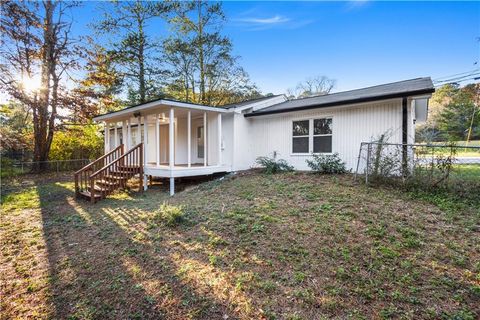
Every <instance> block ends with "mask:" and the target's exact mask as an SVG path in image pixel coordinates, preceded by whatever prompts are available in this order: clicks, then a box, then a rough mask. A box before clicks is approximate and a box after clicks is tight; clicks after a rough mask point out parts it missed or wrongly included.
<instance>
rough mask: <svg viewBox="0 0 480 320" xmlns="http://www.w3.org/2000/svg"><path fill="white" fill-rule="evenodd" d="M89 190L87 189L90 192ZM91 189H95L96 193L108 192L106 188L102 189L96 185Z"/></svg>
mask: <svg viewBox="0 0 480 320" xmlns="http://www.w3.org/2000/svg"><path fill="white" fill-rule="evenodd" d="M90 189H91V188H90V187H88V188H87V190H88V191H90ZM93 189H95V191H97V192H108V191H109V190H108V189H107V188H102V187H100V186H97V185H95V186H93Z"/></svg>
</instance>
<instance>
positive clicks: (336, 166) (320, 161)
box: [306, 153, 348, 174]
mask: <svg viewBox="0 0 480 320" xmlns="http://www.w3.org/2000/svg"><path fill="white" fill-rule="evenodd" d="M306 162H307V165H308V166H309V167H310V168H311V169H312V170H313V171H315V172H317V173H327V174H332V173H334V174H341V173H346V172H348V171H347V168H346V167H345V162H343V161H342V159H340V156H339V155H338V153H334V154H331V155H329V154H312V160H310V159H307V160H306Z"/></svg>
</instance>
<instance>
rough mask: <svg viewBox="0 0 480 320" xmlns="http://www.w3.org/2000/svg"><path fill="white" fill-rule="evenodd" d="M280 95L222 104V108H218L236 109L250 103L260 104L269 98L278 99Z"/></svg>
mask: <svg viewBox="0 0 480 320" xmlns="http://www.w3.org/2000/svg"><path fill="white" fill-rule="evenodd" d="M281 95H282V94H276V95H271V96H266V97H261V98H256V99H250V100H245V101H242V102H237V103H230V104H224V105H223V106H220V107H222V108H225V109H230V108H237V107H242V106H245V105H247V104H250V103H254V102H260V101H263V100H268V99H270V98H274V97H279V96H281Z"/></svg>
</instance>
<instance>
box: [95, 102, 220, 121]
mask: <svg viewBox="0 0 480 320" xmlns="http://www.w3.org/2000/svg"><path fill="white" fill-rule="evenodd" d="M159 106H167V107H168V106H171V107H180V108H185V109H191V110H201V111H212V112H220V113H226V112H229V111H228V110H227V109H223V108H217V107H209V106H203V105H198V104H191V103H188V102H180V101H170V100H156V101H152V102H148V103H145V104H141V105H137V106H134V107H129V108H125V109H122V110H119V111H115V112H110V113H105V114H102V115H99V116H96V117H93V121H97V122H98V121H104V120H108V119H111V118H117V117H119V118H120V117H122V116H126V115H128V114H131V113H135V112H138V111H142V110H148V109H151V108H156V107H159Z"/></svg>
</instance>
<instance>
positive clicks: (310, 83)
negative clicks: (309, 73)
mask: <svg viewBox="0 0 480 320" xmlns="http://www.w3.org/2000/svg"><path fill="white" fill-rule="evenodd" d="M335 84H336V81H335V80H333V79H330V78H328V77H326V76H314V77H309V78H307V79H305V80H304V81H301V82H299V83H298V84H297V86H296V87H295V88H293V89H288V90H287V96H288V97H289V98H307V97H313V96H320V95H325V94H328V93H330V91H332V89H333V88H334V87H335Z"/></svg>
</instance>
